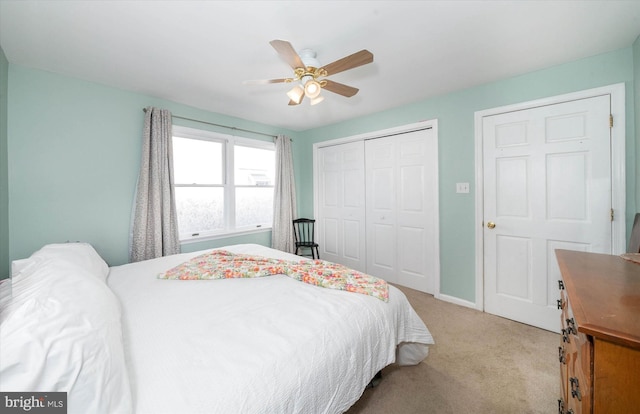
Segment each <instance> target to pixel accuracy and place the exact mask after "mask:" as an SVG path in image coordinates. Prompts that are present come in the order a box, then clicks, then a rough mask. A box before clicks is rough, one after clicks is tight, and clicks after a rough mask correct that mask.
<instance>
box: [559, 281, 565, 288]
mask: <svg viewBox="0 0 640 414" xmlns="http://www.w3.org/2000/svg"><path fill="white" fill-rule="evenodd" d="M558 289H560V290H564V282H563V281H562V280H558Z"/></svg>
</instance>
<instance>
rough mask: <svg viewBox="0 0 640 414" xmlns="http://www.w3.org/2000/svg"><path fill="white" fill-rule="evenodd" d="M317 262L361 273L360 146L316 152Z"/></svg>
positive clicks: (363, 212) (362, 233) (362, 209)
mask: <svg viewBox="0 0 640 414" xmlns="http://www.w3.org/2000/svg"><path fill="white" fill-rule="evenodd" d="M317 160H318V164H319V165H318V167H319V168H318V180H317V183H318V188H317V189H316V194H317V196H318V211H317V216H318V217H317V221H316V228H317V232H318V242H319V244H320V258H321V259H323V260H328V261H331V262H334V263H341V264H343V265H346V266H349V267H351V268H352V269H356V270H359V271H361V272H364V271H365V266H366V263H365V208H364V202H365V197H364V181H365V178H364V142H363V141H357V142H352V143H348V144H340V145H334V146H330V147H324V148H320V149H319V150H318V158H317Z"/></svg>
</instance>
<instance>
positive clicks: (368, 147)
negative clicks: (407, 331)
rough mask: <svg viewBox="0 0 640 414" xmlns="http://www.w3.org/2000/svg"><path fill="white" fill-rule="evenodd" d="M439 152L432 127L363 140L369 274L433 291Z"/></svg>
mask: <svg viewBox="0 0 640 414" xmlns="http://www.w3.org/2000/svg"><path fill="white" fill-rule="evenodd" d="M437 159H438V148H437V140H436V139H435V137H434V131H433V130H432V129H424V130H421V131H414V132H409V133H405V134H401V135H396V136H391V137H385V138H377V139H372V140H368V141H366V142H365V167H366V173H365V175H366V191H365V192H366V217H367V218H366V223H367V224H366V233H367V246H366V247H367V273H369V274H371V275H374V276H378V277H381V278H383V279H385V280H387V281H388V282H391V283H397V284H400V285H403V286H408V287H410V288H413V289H417V290H421V291H423V292H428V293H433V292H434V282H435V277H436V275H437V273H438V269H437V265H436V263H437V251H438V249H437V248H436V244H437V243H438V231H437V229H438V223H437V219H438V203H437V200H438V197H437V191H438V183H437V178H438V162H437Z"/></svg>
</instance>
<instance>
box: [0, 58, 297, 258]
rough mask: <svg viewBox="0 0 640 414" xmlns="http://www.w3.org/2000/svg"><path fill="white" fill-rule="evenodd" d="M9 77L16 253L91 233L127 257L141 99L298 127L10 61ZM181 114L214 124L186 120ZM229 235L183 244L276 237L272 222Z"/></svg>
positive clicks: (192, 112)
mask: <svg viewBox="0 0 640 414" xmlns="http://www.w3.org/2000/svg"><path fill="white" fill-rule="evenodd" d="M9 86H10V88H9V89H10V91H9V92H10V93H9V101H8V103H9V111H8V117H9V119H10V123H9V128H8V146H9V150H8V151H9V169H8V170H9V179H8V182H9V226H10V227H9V235H8V237H9V246H10V250H9V256H10V258H11V260H13V259H18V258H22V257H27V256H29V255H30V254H31V253H32V252H33V251H35V250H37V249H38V248H40V247H41V246H42V245H44V244H46V243H54V242H64V241H67V240H71V241H75V240H80V241H87V242H90V243H92V244H93V245H94V247H95V248H96V250H97V251H98V252H99V253H100V254H101V255H102V257H104V259H105V260H106V261H107V262H108V263H109V264H110V265H118V264H122V263H126V262H127V261H128V242H129V224H130V213H131V208H132V200H133V195H134V192H135V185H136V179H137V176H138V168H139V165H140V146H141V137H142V124H143V119H144V116H143V115H144V114H143V111H142V108H143V107H146V106H150V105H151V106H158V107H161V108H166V109H169V110H170V111H172V112H173V113H174V114H175V115H181V116H185V117H189V118H195V119H200V120H204V121H209V122H214V123H219V124H223V125H231V126H235V127H237V128H244V129H251V130H257V131H262V132H265V133H269V134H274V135H275V134H277V133H285V134H289V135H290V136H291V137H295V135H294V133H292V132H291V131H286V130H284V131H283V130H280V129H278V130H276V129H275V128H274V127H271V126H268V125H261V124H256V123H252V122H249V121H246V120H242V119H237V118H232V117H228V116H223V115H220V114H213V113H210V112H206V111H202V110H198V109H195V108H192V107H188V106H185V105H180V104H177V103H174V102H170V101H166V100H162V99H158V98H153V97H150V96H146V95H142V94H138V93H133V92H127V91H123V90H119V89H115V88H110V87H106V86H103V85H99V84H96V83H91V82H85V81H82V80H78V79H74V78H70V77H65V76H61V75H57V74H53V73H49V72H44V71H40V70H34V69H29V68H25V67H20V66H16V65H13V64H9ZM176 124H181V125H185V126H192V127H199V128H208V129H212V130H215V129H216V128H215V127H209V126H206V125H204V124H199V123H198V124H196V123H193V122H188V121H180V120H176ZM219 130H220V131H222V132H226V133H228V132H229V130H225V129H219ZM245 135H246V136H250V135H247V134H245ZM252 138H258V139H269V138H267V137H262V136H254V137H252ZM230 240H232V241H229V240H226V239H223V240H217V241H212V242H209V243H197V244H189V245H185V246H184V248H183V250H184V251H192V250H194V249H196V248H198V249H204V248H206V247H217V246H220V245H224V244H230V243H231V242H233V243H247V242H251V243H256V242H257V243H260V244H265V245H270V240H271V238H270V233H268V232H267V233H263V234H253V235H248V236H245V237H234V238H232V239H230Z"/></svg>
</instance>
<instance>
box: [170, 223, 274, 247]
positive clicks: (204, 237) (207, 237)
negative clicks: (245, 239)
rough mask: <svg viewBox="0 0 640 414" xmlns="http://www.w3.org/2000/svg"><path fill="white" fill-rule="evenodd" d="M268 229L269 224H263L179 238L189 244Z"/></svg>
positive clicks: (183, 242) (262, 231)
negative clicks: (266, 225)
mask: <svg viewBox="0 0 640 414" xmlns="http://www.w3.org/2000/svg"><path fill="white" fill-rule="evenodd" d="M270 231H271V227H270V226H269V227H265V226H263V227H257V228H252V229H246V230H234V231H229V232H226V233H216V234H205V235H202V236H192V237H188V238H185V239H180V244H181V245H183V244H191V243H200V242H203V241H209V240H220V239H228V238H231V237H236V236H244V235H246V234H255V233H266V232H270Z"/></svg>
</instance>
